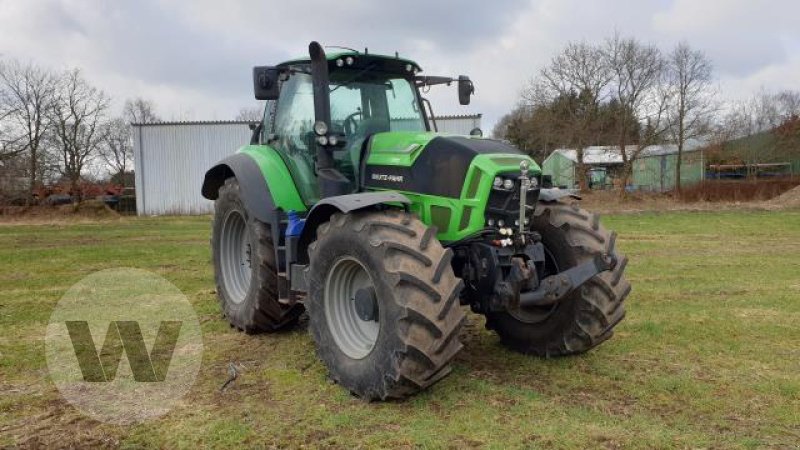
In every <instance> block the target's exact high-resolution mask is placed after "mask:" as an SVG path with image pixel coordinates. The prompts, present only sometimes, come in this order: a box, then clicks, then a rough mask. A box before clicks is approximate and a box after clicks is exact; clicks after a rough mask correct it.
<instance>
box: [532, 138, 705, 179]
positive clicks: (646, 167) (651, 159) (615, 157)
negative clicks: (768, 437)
mask: <svg viewBox="0 0 800 450" xmlns="http://www.w3.org/2000/svg"><path fill="white" fill-rule="evenodd" d="M701 148H702V146H701V143H700V142H699V141H692V142H687V145H686V149H685V150H684V152H683V157H682V165H681V184H682V185H690V184H693V183H697V182H699V181H701V180H702V179H703V165H704V161H703V156H704V155H703V152H702V151H698V150H701ZM634 150H635V149H634V147H631V148H630V152H633V151H634ZM677 151H678V147H677V146H675V145H651V146H649V147H647V148H645V149H643V150H642V153H641V155H640V156H639V158H637V160H636V161H635V162H634V164H633V174H632V175H633V178H632V180H631V185H630V186H629V188H631V189H636V190H646V191H662V192H663V191H668V190H671V189H673V188H674V187H675V162H676V161H677V159H678V156H677ZM583 152H584V153H583V161H584V164H585V165H586V166H587V168H588V169H591V168H595V167H605V168H608V169H609V172H608V173H609V174H612V173H613V172H614V170H618V168H619V167H621V166H622V155H621V154H620V152H619V149H618V148H617V147H601V146H593V147H587V148H585V149H584V151H583ZM577 162H578V158H577V152H576V151H575V150H574V149H558V150H555V151H553V153H551V154H550V155H549V156H548V157H547V158H546V159H545V160H544V161H543V162H542V172H543V173H544V174H545V175H550V176H552V177H553V185H554V186H564V187H567V188H576V187H577V184H578V179H577V174H576V169H577ZM602 173H605V172H602ZM608 181H609V180H606V183H608Z"/></svg>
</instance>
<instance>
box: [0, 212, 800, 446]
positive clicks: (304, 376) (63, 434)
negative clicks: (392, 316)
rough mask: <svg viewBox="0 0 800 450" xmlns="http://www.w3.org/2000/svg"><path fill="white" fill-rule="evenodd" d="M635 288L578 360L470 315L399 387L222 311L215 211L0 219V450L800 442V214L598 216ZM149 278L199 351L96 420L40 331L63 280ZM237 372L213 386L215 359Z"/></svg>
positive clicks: (220, 373)
mask: <svg viewBox="0 0 800 450" xmlns="http://www.w3.org/2000/svg"><path fill="white" fill-rule="evenodd" d="M604 223H605V224H606V226H608V227H609V228H612V229H615V230H617V232H618V233H619V235H620V239H619V243H620V246H621V249H622V251H623V252H625V253H627V254H628V255H629V256H630V261H631V262H630V265H629V266H628V278H629V279H630V281H631V283H632V284H633V289H634V290H633V293H632V294H631V296H630V297H629V298H628V300H627V310H628V315H627V318H626V319H625V321H623V322H622V324H621V325H620V326H619V327H618V328H617V333H616V335H615V337H614V338H613V339H611V340H610V341H608V342H607V343H605V344H604V345H602V346H601V347H599V348H597V349H596V350H594V351H592V352H590V353H588V354H586V355H582V356H578V357H569V358H562V359H551V360H544V359H534V358H529V357H525V356H521V355H517V354H515V353H512V352H510V351H508V350H505V349H504V348H502V347H501V346H500V345H499V343H498V339H497V338H496V337H495V336H494V335H493V334H492V333H490V332H488V331H486V330H484V328H483V319H482V318H481V317H479V316H475V315H470V316H469V323H468V326H467V330H466V332H465V333H464V335H463V337H462V340H463V342H464V344H465V348H464V350H463V352H462V353H461V354H460V355H459V357H458V358H457V360H456V363H455V370H454V373H453V374H452V375H451V376H450V377H448V378H446V379H445V380H444V381H442V382H441V383H439V384H437V385H436V386H434V387H433V388H432V389H430V390H428V391H427V392H424V393H423V394H421V395H418V396H416V397H414V398H411V399H410V400H407V401H404V402H391V403H373V404H367V403H364V402H362V401H360V400H358V399H355V398H353V397H351V396H350V395H349V394H348V393H346V392H344V390H343V389H341V388H339V387H337V386H336V385H333V384H331V383H330V382H328V381H327V378H326V371H325V368H324V367H323V366H322V364H321V363H320V362H319V361H318V360H317V359H316V357H315V355H314V349H313V345H312V342H311V339H310V337H309V335H308V333H307V332H306V331H305V330H296V331H292V332H286V333H280V334H272V335H258V336H245V335H243V334H239V333H236V332H234V331H232V330H231V329H230V328H229V327H228V325H227V323H226V322H224V320H223V319H222V318H221V317H220V314H219V310H218V306H217V303H216V297H215V294H214V285H213V276H212V271H211V265H210V255H209V248H208V237H209V219H208V218H207V217H204V218H154V219H120V220H119V221H110V222H102V223H75V224H55V225H53V224H48V225H4V226H0V447H4V446H8V445H12V446H13V445H15V444H18V445H21V446H47V447H50V446H75V447H82V446H89V445H97V446H100V445H104V446H112V447H116V446H120V447H128V448H136V447H142V446H152V447H168V448H192V449H194V448H198V447H206V446H209V447H230V446H234V445H237V446H246V447H282V448H297V447H301V446H306V447H312V448H316V447H326V446H327V447H341V448H356V447H366V448H372V447H389V448H397V447H422V448H465V447H466V448H469V447H486V448H516V447H524V448H560V447H563V448H617V447H625V448H629V447H630V448H759V447H774V448H797V447H798V445H800V212H798V211H794V212H791V211H784V212H747V213H736V212H733V211H729V212H699V213H685V212H684V213H664V214H654V213H643V214H635V215H620V216H609V217H606V218H604ZM109 267H137V268H142V269H147V270H150V271H153V272H155V273H158V274H160V275H162V276H164V277H165V278H167V279H168V280H169V281H171V282H172V283H174V284H175V285H176V286H178V287H179V288H180V289H181V290H182V291H183V292H184V293H185V294H186V295H187V296H188V297H189V298H190V300H191V302H192V303H193V305H194V308H195V310H196V311H197V314H198V316H199V318H200V320H201V323H202V330H203V334H204V345H205V353H204V360H203V367H202V369H201V372H200V375H199V377H198V380H197V383H196V384H195V386H194V388H193V389H192V390H191V392H190V393H189V395H188V396H186V397H185V398H184V399H183V401H182V403H181V404H180V405H179V406H178V407H177V408H176V409H174V410H173V411H172V412H170V413H169V414H168V415H167V416H165V417H163V418H161V419H158V420H156V421H152V422H146V423H143V424H139V425H136V426H132V427H120V426H114V425H108V424H102V423H98V422H95V421H93V420H91V419H88V418H86V417H84V416H82V415H81V414H80V413H78V412H77V411H76V410H75V409H73V408H72V407H71V406H70V405H69V404H68V403H66V402H65V401H64V400H63V399H61V397H60V396H59V394H58V392H57V391H56V389H55V387H54V385H53V384H52V383H51V382H50V381H49V379H48V373H47V366H46V363H45V356H44V344H43V338H44V330H45V327H46V324H47V321H48V318H49V316H50V313H51V311H52V308H53V307H54V305H55V304H56V302H57V301H58V299H59V298H60V296H61V295H63V294H64V292H65V291H66V290H67V289H68V288H69V287H70V286H71V285H72V284H73V283H75V282H77V281H78V280H80V279H81V278H83V277H84V276H86V275H88V274H90V273H92V272H93V271H97V270H101V269H105V268H109ZM230 362H238V363H241V365H242V366H243V367H244V369H243V372H242V375H241V377H240V378H239V379H237V380H236V381H235V382H234V383H233V385H232V386H231V387H230V388H228V389H226V390H225V391H222V392H221V391H220V386H221V385H222V384H223V382H224V381H225V380H226V379H227V366H228V364H229V363H230Z"/></svg>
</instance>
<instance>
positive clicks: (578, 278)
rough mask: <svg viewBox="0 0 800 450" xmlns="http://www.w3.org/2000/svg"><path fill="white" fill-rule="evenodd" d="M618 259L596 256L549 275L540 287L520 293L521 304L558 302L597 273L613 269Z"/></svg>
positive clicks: (533, 304) (541, 304)
mask: <svg viewBox="0 0 800 450" xmlns="http://www.w3.org/2000/svg"><path fill="white" fill-rule="evenodd" d="M616 265H617V259H616V258H615V257H614V256H613V255H606V256H601V255H597V256H595V257H594V258H593V259H592V260H591V261H586V262H585V263H583V264H579V265H577V266H575V267H573V268H571V269H568V270H565V271H563V272H560V273H557V274H555V275H552V276H549V277H547V278H545V279H543V280H542V281H541V283H539V287H538V288H536V289H534V290H532V291H528V292H521V293H520V294H519V306H520V307H523V308H524V307H529V306H547V305H552V304H554V303H557V302H558V301H560V300H562V299H563V298H564V297H566V296H567V295H569V294H570V293H572V291H574V290H575V289H577V288H578V287H580V286H581V285H582V284H583V283H586V282H587V281H589V280H590V279H592V277H594V276H595V275H597V274H599V273H602V272H605V271H607V270H613V269H614V267H615V266H616Z"/></svg>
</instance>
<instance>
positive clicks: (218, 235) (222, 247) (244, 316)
mask: <svg viewBox="0 0 800 450" xmlns="http://www.w3.org/2000/svg"><path fill="white" fill-rule="evenodd" d="M211 251H212V254H213V260H214V280H215V281H216V285H217V297H219V302H220V306H221V308H222V313H223V314H224V315H225V317H226V318H227V319H228V321H229V322H230V324H231V326H232V327H235V328H237V329H239V330H240V331H244V332H246V333H248V334H252V333H257V332H260V331H275V330H278V329H281V328H284V327H286V326H289V325H292V324H294V323H296V322H297V319H298V317H299V316H300V314H301V313H302V312H303V306H302V305H299V304H296V305H292V306H287V305H284V304H281V303H280V302H278V272H277V268H276V264H275V251H274V247H273V242H272V233H271V230H270V226H269V225H268V224H265V223H263V222H260V221H258V220H257V219H255V218H254V217H252V216H251V215H250V213H249V212H248V211H247V208H245V206H244V202H243V201H242V197H241V190H240V188H239V182H238V181H237V180H236V178H228V179H227V180H225V184H224V185H223V186H222V187H220V189H219V197H218V198H217V200H216V203H215V205H214V222H213V230H212V233H211Z"/></svg>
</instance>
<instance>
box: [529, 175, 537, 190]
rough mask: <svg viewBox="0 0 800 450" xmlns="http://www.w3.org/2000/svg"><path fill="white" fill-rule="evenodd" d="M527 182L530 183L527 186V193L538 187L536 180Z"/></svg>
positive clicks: (532, 179)
mask: <svg viewBox="0 0 800 450" xmlns="http://www.w3.org/2000/svg"><path fill="white" fill-rule="evenodd" d="M529 181H530V184H529V185H528V190H529V191H532V190H534V189H536V188H538V187H539V180H537V179H536V178H531V179H530V180H529Z"/></svg>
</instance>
